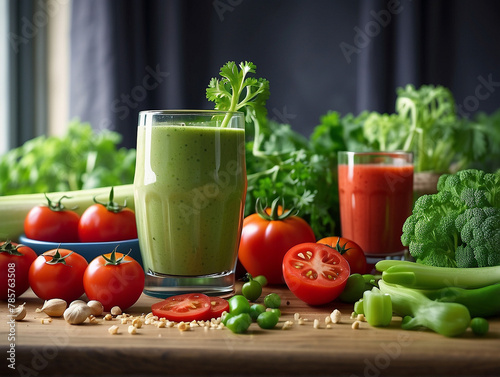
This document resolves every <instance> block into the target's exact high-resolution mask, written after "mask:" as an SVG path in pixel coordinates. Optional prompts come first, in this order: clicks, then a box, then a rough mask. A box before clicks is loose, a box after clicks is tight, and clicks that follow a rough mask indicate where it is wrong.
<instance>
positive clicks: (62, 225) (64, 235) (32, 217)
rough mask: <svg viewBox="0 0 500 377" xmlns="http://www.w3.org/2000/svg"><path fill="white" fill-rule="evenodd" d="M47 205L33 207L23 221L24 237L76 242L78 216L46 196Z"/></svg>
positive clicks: (59, 202)
mask: <svg viewBox="0 0 500 377" xmlns="http://www.w3.org/2000/svg"><path fill="white" fill-rule="evenodd" d="M45 197H46V198H47V202H48V204H47V205H40V206H36V207H33V208H32V209H31V210H30V211H29V212H28V214H27V215H26V218H25V219H24V234H25V235H26V237H28V238H31V239H33V240H38V241H47V242H60V243H63V242H78V222H79V221H80V216H79V215H78V214H77V213H76V212H74V211H72V210H69V209H66V208H65V207H64V205H63V204H62V203H61V202H62V200H63V199H64V198H67V196H63V197H62V198H61V199H59V201H57V202H53V201H51V200H50V199H49V198H48V197H47V195H45Z"/></svg>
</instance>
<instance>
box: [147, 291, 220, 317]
mask: <svg viewBox="0 0 500 377" xmlns="http://www.w3.org/2000/svg"><path fill="white" fill-rule="evenodd" d="M211 307H212V305H211V303H210V297H208V296H207V295H204V294H201V293H186V294H182V295H177V296H172V297H169V298H167V299H165V300H163V301H160V302H157V303H156V304H153V305H152V306H151V311H152V312H153V314H154V315H156V316H158V317H160V318H166V319H168V320H170V321H175V322H181V321H184V322H188V321H189V322H190V321H204V320H205V319H206V318H207V317H208V316H209V315H210V311H211Z"/></svg>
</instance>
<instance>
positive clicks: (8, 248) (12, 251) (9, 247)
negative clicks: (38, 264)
mask: <svg viewBox="0 0 500 377" xmlns="http://www.w3.org/2000/svg"><path fill="white" fill-rule="evenodd" d="M22 246H24V245H21V244H19V245H14V244H12V242H11V241H10V240H8V241H5V242H4V243H3V244H2V245H1V246H0V253H8V254H9V255H17V256H19V257H22V256H24V254H23V253H21V252H19V251H18V250H17V249H19V248H20V247H22Z"/></svg>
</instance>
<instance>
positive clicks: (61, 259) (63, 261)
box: [45, 246, 73, 267]
mask: <svg viewBox="0 0 500 377" xmlns="http://www.w3.org/2000/svg"><path fill="white" fill-rule="evenodd" d="M71 254H73V251H72V252H70V253H69V254H68V255H65V256H62V255H61V253H60V252H59V246H58V247H57V249H56V252H55V254H54V255H53V256H52V259H51V260H48V261H45V263H47V264H57V263H61V264H64V265H67V264H66V258H67V257H69V256H70V255H71ZM70 267H71V266H70Z"/></svg>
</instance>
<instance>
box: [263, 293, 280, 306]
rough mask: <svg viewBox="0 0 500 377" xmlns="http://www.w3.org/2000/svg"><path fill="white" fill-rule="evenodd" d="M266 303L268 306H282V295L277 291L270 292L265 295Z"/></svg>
mask: <svg viewBox="0 0 500 377" xmlns="http://www.w3.org/2000/svg"><path fill="white" fill-rule="evenodd" d="M264 305H266V307H268V308H272V309H278V308H279V307H280V306H281V297H280V296H279V295H278V294H277V293H269V294H268V295H267V296H266V297H264Z"/></svg>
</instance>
